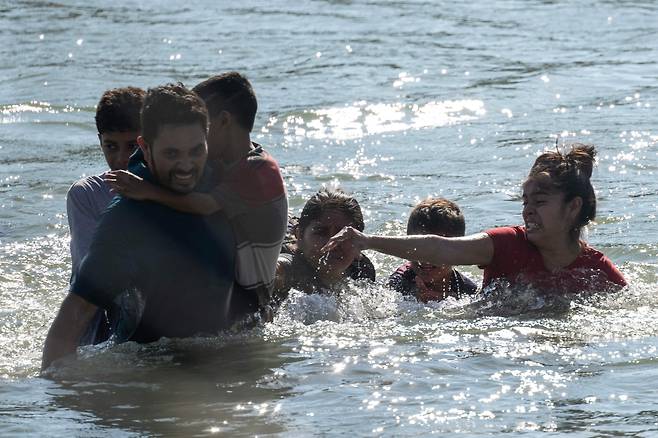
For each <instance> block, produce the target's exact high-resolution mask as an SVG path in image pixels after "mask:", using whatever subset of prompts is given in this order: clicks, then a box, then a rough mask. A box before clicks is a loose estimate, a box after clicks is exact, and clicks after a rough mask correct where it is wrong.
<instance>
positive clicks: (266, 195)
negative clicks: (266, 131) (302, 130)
mask: <svg viewBox="0 0 658 438" xmlns="http://www.w3.org/2000/svg"><path fill="white" fill-rule="evenodd" d="M254 146H255V147H254V149H253V150H252V151H251V152H249V154H248V155H247V156H246V157H244V158H243V159H242V160H240V161H238V162H237V163H235V164H233V165H231V166H222V165H221V164H219V165H217V166H215V173H216V175H217V180H218V181H219V183H218V184H217V185H215V186H214V187H213V188H212V189H210V191H209V194H210V195H211V196H212V197H213V198H214V199H215V200H216V201H217V204H219V206H220V207H221V208H222V211H223V212H224V213H225V214H226V216H227V217H228V220H229V221H230V223H231V227H232V229H233V233H234V236H235V244H236V265H235V267H236V272H235V279H236V281H237V283H238V284H239V285H240V286H241V288H243V289H245V290H247V291H256V292H257V293H258V294H260V295H262V296H267V297H269V296H270V295H271V293H272V288H273V286H274V277H275V274H276V261H277V258H278V256H279V252H280V251H281V244H282V242H283V238H284V236H285V233H286V229H287V225H288V199H287V196H286V191H285V187H284V183H283V178H282V176H281V171H280V170H279V166H278V164H277V163H276V161H275V160H274V158H272V156H271V155H270V154H268V153H267V152H265V151H264V150H263V148H262V147H261V146H260V145H258V144H254Z"/></svg>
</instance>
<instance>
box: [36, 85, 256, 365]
mask: <svg viewBox="0 0 658 438" xmlns="http://www.w3.org/2000/svg"><path fill="white" fill-rule="evenodd" d="M142 122H143V123H142V125H143V134H142V136H141V137H139V139H138V140H139V145H140V149H141V150H142V151H143V153H144V159H145V164H144V165H140V168H139V169H138V173H139V174H140V177H142V178H144V179H145V180H148V181H151V182H152V183H153V184H156V185H158V186H162V187H164V188H167V189H168V190H171V191H173V192H176V193H180V194H185V193H191V192H192V191H193V190H194V189H195V188H196V186H197V184H198V182H199V181H200V180H201V176H202V173H203V170H204V166H205V163H206V158H207V154H208V151H207V145H206V138H207V129H208V113H207V110H206V106H205V104H204V103H203V101H202V100H201V99H199V97H198V96H197V95H196V94H194V93H192V92H191V91H189V90H187V89H186V88H184V87H183V86H182V85H180V84H168V85H165V86H161V87H156V88H153V89H150V90H149V91H148V94H147V96H146V98H145V101H144V108H143V110H142ZM234 251H235V244H234V240H233V235H232V232H231V229H230V225H229V224H228V221H227V220H226V218H225V215H223V214H221V213H220V214H215V215H211V216H207V217H204V216H199V215H192V214H185V213H181V212H179V211H176V210H173V209H171V208H167V207H166V206H163V205H160V204H157V203H154V202H139V201H135V200H132V199H127V198H116V201H115V202H113V203H112V205H111V207H110V208H109V209H108V210H107V212H106V213H105V214H104V215H103V217H102V219H101V221H100V223H99V225H98V229H97V231H96V233H95V235H94V238H93V240H92V243H91V246H90V248H89V252H88V254H87V256H86V257H85V258H84V260H83V261H82V264H81V265H80V268H79V269H78V271H77V272H76V273H75V275H74V276H73V281H72V282H71V288H70V291H69V294H68V295H67V297H66V298H65V299H64V302H63V303H62V306H61V308H60V310H59V312H58V314H57V316H56V317H55V320H54V321H53V324H52V326H51V327H50V330H49V332H48V336H47V338H46V342H45V345H44V351H43V361H42V369H45V368H47V367H48V366H50V364H51V363H52V362H53V361H55V360H57V359H59V358H62V357H64V356H67V355H69V354H72V353H75V351H76V347H77V346H78V343H79V340H80V337H81V335H82V334H83V333H84V331H85V330H86V328H87V327H88V324H89V322H90V320H91V319H92V317H93V316H94V314H95V312H96V310H97V309H98V308H103V309H107V310H114V309H117V310H118V312H115V314H118V315H120V317H119V318H118V320H117V327H116V332H115V333H116V335H117V339H118V340H119V341H136V342H152V341H156V340H157V339H159V338H161V337H163V336H164V337H170V338H171V337H188V336H195V335H198V334H211V335H213V334H216V333H217V332H219V331H220V330H223V329H226V328H229V327H231V326H233V325H234V324H235V323H236V322H240V321H242V320H243V319H245V318H246V317H248V316H249V315H251V314H253V313H254V312H255V311H256V310H257V304H258V302H257V300H256V299H255V297H250V296H247V294H243V293H233V283H234V275H233V272H234Z"/></svg>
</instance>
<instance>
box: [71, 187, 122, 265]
mask: <svg viewBox="0 0 658 438" xmlns="http://www.w3.org/2000/svg"><path fill="white" fill-rule="evenodd" d="M112 198H114V193H112V192H111V191H110V186H109V184H107V183H106V182H105V180H103V174H100V175H91V176H88V177H86V178H82V179H80V180H78V181H76V182H75V183H74V184H73V185H72V186H71V188H70V189H69V191H68V193H67V194H66V213H67V217H68V221H69V231H70V233H71V272H75V271H76V270H77V269H78V266H80V261H81V260H82V259H83V257H84V256H85V255H87V251H88V250H89V245H90V243H91V237H92V236H93V235H94V231H96V226H97V225H98V222H99V221H100V218H101V215H102V214H103V212H104V211H105V210H106V209H107V206H108V205H109V204H110V201H112Z"/></svg>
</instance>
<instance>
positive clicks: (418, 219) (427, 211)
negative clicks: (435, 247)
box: [407, 198, 466, 237]
mask: <svg viewBox="0 0 658 438" xmlns="http://www.w3.org/2000/svg"><path fill="white" fill-rule="evenodd" d="M465 231H466V223H465V221H464V215H463V214H462V212H461V210H460V209H459V207H458V206H457V204H455V203H454V202H452V201H449V200H447V199H444V198H429V199H426V200H424V201H422V202H420V203H419V204H418V205H416V206H415V207H414V209H413V210H412V211H411V214H410V215H409V221H408V222H407V234H436V235H439V236H445V237H459V236H463V235H464V233H465Z"/></svg>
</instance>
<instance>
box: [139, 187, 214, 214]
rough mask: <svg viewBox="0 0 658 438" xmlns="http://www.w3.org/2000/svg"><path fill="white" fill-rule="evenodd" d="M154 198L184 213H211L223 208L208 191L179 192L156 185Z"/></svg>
mask: <svg viewBox="0 0 658 438" xmlns="http://www.w3.org/2000/svg"><path fill="white" fill-rule="evenodd" d="M152 200H153V201H155V202H158V203H160V204H163V205H166V206H167V207H169V208H173V209H174V210H178V211H182V212H184V213H191V214H200V215H204V216H205V215H210V214H213V213H215V212H217V211H219V210H220V209H221V207H220V206H219V204H217V202H216V201H215V199H214V198H213V197H212V196H210V195H209V194H207V193H197V192H192V193H187V194H184V195H183V194H178V193H174V192H171V191H169V190H165V189H162V188H160V187H155V188H154V191H153V196H152Z"/></svg>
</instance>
